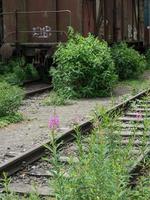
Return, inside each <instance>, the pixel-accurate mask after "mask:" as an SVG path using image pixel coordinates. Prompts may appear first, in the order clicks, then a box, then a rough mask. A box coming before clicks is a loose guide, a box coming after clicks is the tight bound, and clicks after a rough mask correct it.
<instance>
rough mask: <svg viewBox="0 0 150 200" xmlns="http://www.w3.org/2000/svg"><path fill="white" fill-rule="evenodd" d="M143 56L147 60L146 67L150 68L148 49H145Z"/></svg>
mask: <svg viewBox="0 0 150 200" xmlns="http://www.w3.org/2000/svg"><path fill="white" fill-rule="evenodd" d="M145 57H146V61H147V69H150V49H148V50H147V51H146V54H145Z"/></svg>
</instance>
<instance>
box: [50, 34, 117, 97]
mask: <svg viewBox="0 0 150 200" xmlns="http://www.w3.org/2000/svg"><path fill="white" fill-rule="evenodd" d="M54 62H55V64H56V65H57V68H56V69H54V68H53V69H52V70H51V71H50V74H51V75H52V81H53V85H54V89H55V90H56V91H57V92H58V93H59V94H61V95H62V94H63V95H65V96H66V97H96V96H104V95H108V94H110V92H111V90H112V88H113V85H114V83H115V81H116V79H117V76H116V75H115V70H114V63H113V60H112V58H111V53H110V49H109V48H108V46H107V43H106V42H104V41H99V40H98V39H97V38H94V36H92V35H89V36H88V37H87V38H84V37H82V36H81V35H79V34H74V33H72V32H71V33H70V34H69V40H68V42H67V43H66V44H60V45H59V46H58V49H57V51H56V53H55V55H54Z"/></svg>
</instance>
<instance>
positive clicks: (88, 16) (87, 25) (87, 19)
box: [82, 0, 96, 36]
mask: <svg viewBox="0 0 150 200" xmlns="http://www.w3.org/2000/svg"><path fill="white" fill-rule="evenodd" d="M95 5H96V1H95V0H83V4H82V14H83V20H82V21H83V35H85V36H86V35H87V34H88V33H89V32H91V33H93V34H94V33H95V19H96V7H95Z"/></svg>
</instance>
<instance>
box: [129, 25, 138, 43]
mask: <svg viewBox="0 0 150 200" xmlns="http://www.w3.org/2000/svg"><path fill="white" fill-rule="evenodd" d="M137 38H138V31H137V28H136V27H135V26H132V25H131V24H129V25H128V39H129V40H137Z"/></svg>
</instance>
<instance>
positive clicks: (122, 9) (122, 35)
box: [121, 0, 124, 40]
mask: <svg viewBox="0 0 150 200" xmlns="http://www.w3.org/2000/svg"><path fill="white" fill-rule="evenodd" d="M121 37H122V40H124V0H122V1H121Z"/></svg>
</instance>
